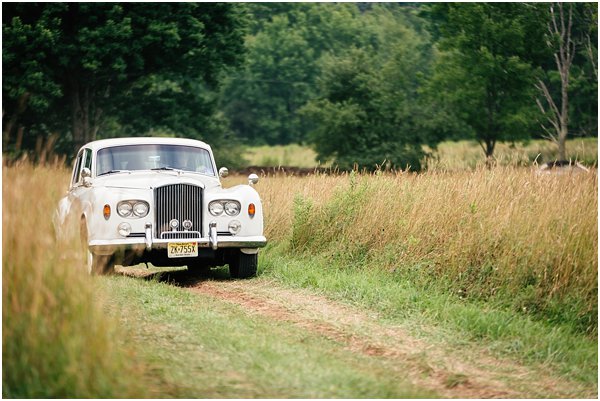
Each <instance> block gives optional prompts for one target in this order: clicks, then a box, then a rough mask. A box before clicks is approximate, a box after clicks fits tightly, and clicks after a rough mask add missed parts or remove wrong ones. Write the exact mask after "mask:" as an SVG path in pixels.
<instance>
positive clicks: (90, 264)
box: [79, 219, 115, 275]
mask: <svg viewBox="0 0 600 401" xmlns="http://www.w3.org/2000/svg"><path fill="white" fill-rule="evenodd" d="M79 228H80V231H79V234H80V238H81V248H82V251H83V254H84V255H85V266H86V268H87V272H88V273H89V274H90V275H106V274H111V273H113V272H114V271H115V258H114V255H94V254H93V253H92V252H90V250H89V248H88V241H87V226H86V224H85V220H84V219H82V220H81V225H80V227H79Z"/></svg>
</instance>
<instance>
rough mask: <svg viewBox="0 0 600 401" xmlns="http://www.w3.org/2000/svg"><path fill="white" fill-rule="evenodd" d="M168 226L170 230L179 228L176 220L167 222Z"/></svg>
mask: <svg viewBox="0 0 600 401" xmlns="http://www.w3.org/2000/svg"><path fill="white" fill-rule="evenodd" d="M169 225H170V226H171V228H172V229H173V230H175V229H176V228H177V227H179V220H177V219H172V220H171V221H170V222H169Z"/></svg>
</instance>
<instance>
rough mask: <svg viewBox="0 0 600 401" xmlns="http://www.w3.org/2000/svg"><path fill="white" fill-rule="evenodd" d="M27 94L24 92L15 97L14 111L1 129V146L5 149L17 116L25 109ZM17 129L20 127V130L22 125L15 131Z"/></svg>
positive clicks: (17, 118)
mask: <svg viewBox="0 0 600 401" xmlns="http://www.w3.org/2000/svg"><path fill="white" fill-rule="evenodd" d="M29 95H30V94H29V92H25V93H23V94H22V95H21V96H19V98H18V99H17V107H16V108H15V111H14V112H13V114H12V115H11V116H10V118H9V119H8V121H7V122H6V124H5V125H4V127H3V129H2V148H3V149H5V150H6V149H7V146H8V144H9V143H10V136H11V133H12V131H13V130H14V128H15V126H16V125H17V122H18V120H19V116H20V115H21V114H23V113H24V112H25V110H26V109H27V101H28V100H29ZM19 129H21V131H22V127H20V128H18V129H17V131H18V130H19Z"/></svg>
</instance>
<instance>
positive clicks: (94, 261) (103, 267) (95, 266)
mask: <svg viewBox="0 0 600 401" xmlns="http://www.w3.org/2000/svg"><path fill="white" fill-rule="evenodd" d="M87 263H88V266H87V267H88V273H90V274H92V275H97V276H103V275H106V274H112V273H114V271H115V258H114V255H94V254H93V253H91V252H90V251H88V262H87Z"/></svg>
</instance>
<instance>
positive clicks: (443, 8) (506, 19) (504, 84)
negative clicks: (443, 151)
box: [425, 3, 543, 159]
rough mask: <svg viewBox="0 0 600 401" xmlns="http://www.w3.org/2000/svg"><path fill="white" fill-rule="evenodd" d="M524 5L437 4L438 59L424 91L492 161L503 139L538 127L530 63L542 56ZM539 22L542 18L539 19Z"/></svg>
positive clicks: (527, 133)
mask: <svg viewBox="0 0 600 401" xmlns="http://www.w3.org/2000/svg"><path fill="white" fill-rule="evenodd" d="M527 7H528V5H527V4H523V3H444V4H441V3H440V4H436V5H433V6H432V12H431V16H432V18H433V22H434V25H433V27H434V32H435V33H436V34H437V35H439V37H440V39H439V41H438V46H439V49H440V54H439V57H437V59H436V63H435V67H434V71H433V74H432V76H431V79H430V80H429V82H428V84H427V87H426V89H425V91H426V92H428V94H429V96H428V97H429V99H430V103H431V104H435V108H436V109H437V110H440V112H441V113H443V114H444V115H445V116H447V117H448V118H450V119H455V120H456V121H455V122H454V125H455V126H456V127H459V129H462V130H463V131H462V132H460V133H459V135H458V137H472V138H474V139H476V140H477V141H478V142H479V143H480V144H481V146H482V148H483V150H484V152H485V155H486V157H487V158H488V159H491V158H492V157H493V154H494V148H495V145H496V143H497V142H498V141H517V140H523V139H527V138H529V137H531V135H532V132H535V131H536V130H539V128H538V126H537V124H536V123H535V122H536V117H537V109H536V106H535V97H536V94H537V92H536V90H535V78H536V73H538V72H539V71H538V70H537V69H536V68H535V67H534V65H533V63H532V62H531V60H532V58H534V57H542V56H543V55H542V54H540V52H539V51H538V48H539V47H540V45H541V43H543V40H542V39H543V37H542V35H541V33H540V32H539V30H537V31H536V30H530V29H529V28H530V27H531V20H530V19H529V18H531V17H532V14H531V13H529V12H527V11H528V10H527ZM537 23H539V19H538V20H537Z"/></svg>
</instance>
